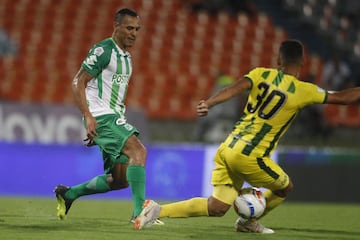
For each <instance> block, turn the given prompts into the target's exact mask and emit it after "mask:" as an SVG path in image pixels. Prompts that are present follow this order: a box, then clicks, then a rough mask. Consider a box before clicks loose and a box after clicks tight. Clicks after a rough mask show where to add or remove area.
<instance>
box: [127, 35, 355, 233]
mask: <svg viewBox="0 0 360 240" xmlns="http://www.w3.org/2000/svg"><path fill="white" fill-rule="evenodd" d="M303 61H304V49H303V45H302V44H301V43H300V42H299V41H297V40H286V41H284V42H282V43H281V46H280V49H279V56H278V65H279V66H278V68H277V69H275V68H261V67H258V68H255V69H253V70H252V71H250V72H249V73H248V74H246V75H245V76H244V77H242V78H241V79H239V80H238V81H236V82H234V83H233V84H231V85H229V86H228V87H225V88H223V89H222V90H220V91H219V92H217V93H215V94H214V95H213V96H211V97H210V98H209V99H207V100H206V101H205V100H201V101H200V102H199V104H198V106H197V113H198V116H200V117H201V116H206V115H207V113H208V111H209V109H210V108H211V107H213V106H215V105H217V104H219V103H221V102H224V101H226V100H228V99H230V98H232V97H234V96H236V95H238V94H241V93H243V92H244V91H249V96H248V100H247V104H246V107H245V109H244V114H243V116H242V118H241V119H240V121H239V122H237V123H236V125H235V127H234V130H233V131H232V133H231V134H230V135H229V136H228V137H227V138H226V139H225V141H224V142H223V143H222V144H221V145H220V146H219V148H218V151H217V153H216V155H215V158H214V162H215V167H214V169H213V171H212V179H211V184H212V185H213V186H214V190H213V193H212V196H210V197H209V198H192V199H189V200H185V201H180V202H175V203H170V204H166V205H162V206H160V205H158V204H157V203H156V202H154V201H153V200H146V201H145V203H144V206H143V211H142V213H141V214H140V215H139V217H138V218H137V219H136V221H135V226H134V227H135V229H141V228H142V227H143V226H145V225H147V226H151V224H152V222H153V221H154V219H156V218H158V217H160V218H162V217H194V216H218V217H220V216H223V215H224V214H225V213H226V212H227V211H228V210H229V209H230V207H231V206H232V204H233V202H234V200H235V199H236V197H237V196H238V193H239V190H240V189H241V188H242V186H243V183H244V181H247V182H248V183H250V184H251V185H252V186H255V187H264V188H266V191H265V192H264V195H265V198H266V203H267V204H266V209H265V212H264V214H263V215H262V216H264V215H266V214H267V213H268V212H269V211H271V210H272V209H274V208H275V207H277V206H278V205H279V204H280V203H281V202H283V201H284V200H285V198H286V196H287V194H288V193H289V192H290V191H291V190H292V188H293V184H292V182H291V179H290V178H289V176H288V175H287V174H286V173H285V172H284V170H283V169H282V168H281V167H280V166H279V165H278V164H277V163H275V162H274V161H273V160H272V159H271V158H270V156H271V153H272V151H273V150H274V149H275V148H276V146H277V144H278V142H279V140H280V138H281V137H282V136H283V134H284V133H285V132H286V130H287V129H288V128H289V126H290V124H291V123H292V121H293V120H294V119H295V117H296V115H297V113H298V112H299V111H300V110H301V109H302V108H303V107H305V106H307V105H310V104H325V103H327V104H350V103H354V102H358V101H359V100H360V88H351V89H347V90H343V91H339V92H330V91H329V92H328V91H325V90H323V89H321V88H319V87H318V86H316V85H314V84H312V83H307V82H302V81H300V80H298V76H299V73H300V70H301V67H302V65H303ZM235 228H236V230H237V231H239V232H256V233H273V232H274V231H273V230H272V229H270V228H266V227H264V226H263V225H261V224H260V223H259V222H258V219H251V220H246V219H243V218H241V217H240V218H239V219H238V220H237V221H236V223H235Z"/></svg>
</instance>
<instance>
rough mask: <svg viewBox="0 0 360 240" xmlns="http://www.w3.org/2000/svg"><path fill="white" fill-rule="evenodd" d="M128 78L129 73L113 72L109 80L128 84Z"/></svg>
mask: <svg viewBox="0 0 360 240" xmlns="http://www.w3.org/2000/svg"><path fill="white" fill-rule="evenodd" d="M129 78H130V75H129V74H114V75H113V76H112V78H111V81H112V82H113V83H116V84H128V82H129Z"/></svg>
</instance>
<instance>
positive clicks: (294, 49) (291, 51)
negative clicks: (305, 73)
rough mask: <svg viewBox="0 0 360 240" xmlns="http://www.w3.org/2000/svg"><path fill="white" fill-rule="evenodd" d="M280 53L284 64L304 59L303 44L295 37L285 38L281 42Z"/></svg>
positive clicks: (296, 62) (295, 62)
mask: <svg viewBox="0 0 360 240" xmlns="http://www.w3.org/2000/svg"><path fill="white" fill-rule="evenodd" d="M279 54H280V56H281V59H282V61H283V64H284V65H292V64H300V63H301V61H302V59H303V54H304V47H303V44H302V43H301V42H300V41H298V40H294V39H290V40H285V41H283V42H282V43H281V45H280V49H279Z"/></svg>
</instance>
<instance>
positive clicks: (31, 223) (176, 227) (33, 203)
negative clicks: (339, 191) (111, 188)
mask: <svg viewBox="0 0 360 240" xmlns="http://www.w3.org/2000/svg"><path fill="white" fill-rule="evenodd" d="M55 208H56V202H55V200H54V199H43V198H39V199H36V198H35V199H34V198H31V199H30V198H4V197H3V198H0V239H2V240H7V239H37V240H38V239H46V240H53V239H54V240H56V239H59V240H70V239H77V240H93V239H101V240H106V239H119V240H127V239H136V240H142V239H154V240H159V239H167V240H180V239H206V240H229V239H241V240H247V239H265V240H267V239H269V240H271V239H276V240H285V239H286V240H289V239H290V240H296V239H321V240H323V239H326V240H332V239H334V240H339V239H341V240H343V239H360V205H359V204H325V203H324V204H310V203H308V204H305V203H292V202H288V203H284V204H282V205H281V206H280V207H278V208H277V209H276V210H274V211H273V212H272V213H271V214H269V215H268V216H267V217H265V218H264V219H262V221H261V222H262V223H263V224H264V225H266V226H268V227H271V228H273V229H274V230H275V231H276V233H275V234H273V235H261V234H246V233H237V232H235V231H234V229H233V223H234V221H235V219H236V215H235V213H234V211H229V212H228V213H227V214H226V216H224V217H222V218H209V217H198V218H188V219H170V218H166V219H163V221H164V222H165V224H166V225H164V226H153V227H152V228H148V229H144V230H142V231H135V230H133V228H132V225H131V224H130V223H129V218H130V215H131V209H132V204H131V203H130V202H126V201H115V200H112V201H110V200H92V199H91V200H89V199H85V198H83V199H80V200H78V201H77V202H75V203H74V204H73V207H72V209H71V211H70V213H69V216H68V217H67V219H66V220H64V221H60V220H58V219H57V218H56V216H55Z"/></svg>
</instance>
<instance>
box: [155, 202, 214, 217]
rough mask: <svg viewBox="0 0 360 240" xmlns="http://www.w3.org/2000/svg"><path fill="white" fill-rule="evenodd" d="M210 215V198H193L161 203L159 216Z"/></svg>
mask: <svg viewBox="0 0 360 240" xmlns="http://www.w3.org/2000/svg"><path fill="white" fill-rule="evenodd" d="M208 215H209V213H208V199H207V198H192V199H189V200H185V201H180V202H175V203H170V204H165V205H161V211H160V215H159V217H160V218H162V217H172V218H181V217H184V218H185V217H198V216H208Z"/></svg>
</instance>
